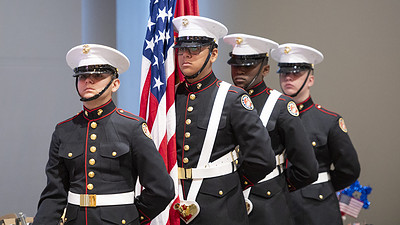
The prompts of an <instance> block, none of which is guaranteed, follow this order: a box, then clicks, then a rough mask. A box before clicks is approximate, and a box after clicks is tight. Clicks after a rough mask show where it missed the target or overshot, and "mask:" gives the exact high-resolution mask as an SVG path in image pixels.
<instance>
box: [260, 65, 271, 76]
mask: <svg viewBox="0 0 400 225" xmlns="http://www.w3.org/2000/svg"><path fill="white" fill-rule="evenodd" d="M269 70H270V66H269V65H264V66H263V68H262V69H261V75H262V76H263V77H266V76H267V75H268V74H269Z"/></svg>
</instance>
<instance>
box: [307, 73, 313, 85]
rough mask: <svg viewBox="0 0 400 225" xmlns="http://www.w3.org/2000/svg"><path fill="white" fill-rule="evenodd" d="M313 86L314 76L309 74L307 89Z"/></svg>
mask: <svg viewBox="0 0 400 225" xmlns="http://www.w3.org/2000/svg"><path fill="white" fill-rule="evenodd" d="M313 85H314V75H312V74H310V76H309V77H308V87H312V86H313Z"/></svg>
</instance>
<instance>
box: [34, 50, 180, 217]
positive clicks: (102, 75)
mask: <svg viewBox="0 0 400 225" xmlns="http://www.w3.org/2000/svg"><path fill="white" fill-rule="evenodd" d="M66 58H67V63H68V65H69V66H70V67H71V68H73V69H74V72H75V75H74V76H75V77H76V88H77V90H78V93H79V95H80V97H81V101H83V106H84V107H83V110H82V111H81V112H80V113H78V114H77V115H75V116H74V117H72V118H70V119H67V120H65V121H63V122H61V123H59V124H57V126H56V128H55V131H54V133H53V136H52V140H51V144H50V151H49V160H48V162H47V165H46V175H47V185H46V187H45V189H44V190H43V192H42V194H41V197H40V201H39V205H38V211H37V214H36V216H35V219H34V223H33V224H35V225H36V224H46V225H47V224H58V222H59V220H60V218H61V215H62V214H63V211H64V208H66V215H65V220H66V222H65V224H66V225H67V224H77V225H82V224H86V225H98V224H147V223H149V222H150V220H151V219H152V218H154V217H155V216H156V215H158V214H159V213H160V212H161V211H162V210H164V209H165V207H166V206H167V205H168V203H169V202H170V201H171V200H172V198H173V197H174V186H173V182H172V179H171V178H170V176H169V174H168V173H167V171H166V167H165V165H164V162H163V160H162V158H161V156H160V154H159V153H158V152H157V149H156V147H155V145H154V143H153V141H152V139H151V136H150V132H149V130H148V128H147V124H146V122H145V121H144V120H143V119H142V118H140V117H138V116H135V115H133V114H131V113H128V112H126V111H124V110H122V109H119V108H117V107H116V106H115V104H114V103H113V101H112V99H111V94H112V92H115V91H116V90H117V89H118V87H119V80H118V74H119V73H123V72H124V71H126V70H127V69H128V68H129V60H128V59H127V58H126V57H125V56H124V55H123V54H122V53H121V52H119V51H117V50H115V49H113V48H110V47H107V46H103V45H97V44H88V45H80V46H76V47H74V48H72V49H71V50H70V51H69V52H68V53H67V57H66ZM97 88H99V90H101V91H100V92H97ZM138 177H139V180H140V183H141V184H142V185H143V187H144V190H143V192H142V193H141V194H140V195H139V196H137V197H136V198H135V195H134V188H135V184H136V181H137V178H138Z"/></svg>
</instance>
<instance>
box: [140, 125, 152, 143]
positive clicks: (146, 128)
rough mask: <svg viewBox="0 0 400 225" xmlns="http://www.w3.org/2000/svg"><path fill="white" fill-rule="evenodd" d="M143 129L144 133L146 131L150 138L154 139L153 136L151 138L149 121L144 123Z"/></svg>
mask: <svg viewBox="0 0 400 225" xmlns="http://www.w3.org/2000/svg"><path fill="white" fill-rule="evenodd" d="M142 130H143V133H144V134H145V135H146V136H147V137H148V138H150V139H152V138H151V133H150V130H149V127H148V126H147V123H142Z"/></svg>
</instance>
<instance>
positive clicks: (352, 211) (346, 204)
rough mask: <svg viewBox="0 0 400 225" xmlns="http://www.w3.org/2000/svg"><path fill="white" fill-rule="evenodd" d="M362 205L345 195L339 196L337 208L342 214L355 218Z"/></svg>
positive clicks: (360, 202)
mask: <svg viewBox="0 0 400 225" xmlns="http://www.w3.org/2000/svg"><path fill="white" fill-rule="evenodd" d="M363 205H364V203H363V202H362V201H359V200H357V199H355V198H353V197H350V196H348V195H345V194H340V198H339V207H340V211H341V212H342V213H345V214H347V215H349V216H352V217H354V218H357V217H358V214H359V213H360V210H361V208H362V207H363Z"/></svg>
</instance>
